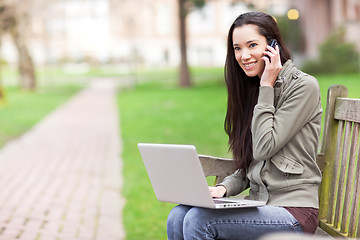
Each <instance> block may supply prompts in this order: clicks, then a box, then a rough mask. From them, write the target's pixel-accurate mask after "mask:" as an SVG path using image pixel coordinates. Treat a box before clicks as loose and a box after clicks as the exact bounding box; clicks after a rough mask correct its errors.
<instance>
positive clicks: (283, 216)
mask: <svg viewBox="0 0 360 240" xmlns="http://www.w3.org/2000/svg"><path fill="white" fill-rule="evenodd" d="M279 231H290V232H302V229H301V227H300V225H299V223H298V221H297V220H296V219H295V218H294V217H293V216H292V215H291V214H290V213H289V212H288V211H287V210H286V209H284V208H282V207H274V206H264V207H258V208H237V209H221V210H220V209H219V210H218V209H206V208H198V207H189V206H183V205H179V206H176V207H175V208H173V210H172V211H171V212H170V214H169V217H168V222H167V232H168V238H169V240H180V239H185V240H189V239H229V240H231V239H237V240H254V239H257V238H258V237H260V236H262V235H264V234H267V233H271V232H279Z"/></svg>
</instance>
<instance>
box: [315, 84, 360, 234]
mask: <svg viewBox="0 0 360 240" xmlns="http://www.w3.org/2000/svg"><path fill="white" fill-rule="evenodd" d="M346 96H347V89H346V88H345V87H344V86H341V85H334V86H331V87H330V88H329V90H328V98H327V103H326V111H325V112H326V114H325V122H324V132H323V142H322V148H321V150H320V153H319V155H318V164H319V166H320V168H321V169H322V173H323V180H322V184H321V187H320V194H319V195H320V209H319V220H320V222H319V225H320V227H321V228H322V229H324V230H325V231H326V232H328V233H329V234H331V235H334V236H344V237H351V238H354V237H360V226H359V225H360V222H359V200H360V199H359V197H360V182H359V181H360V161H359V157H360V156H359V147H360V145H359V129H360V99H351V98H344V97H346Z"/></svg>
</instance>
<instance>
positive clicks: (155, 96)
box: [118, 69, 360, 240]
mask: <svg viewBox="0 0 360 240" xmlns="http://www.w3.org/2000/svg"><path fill="white" fill-rule="evenodd" d="M192 73H193V75H195V76H194V82H195V87H193V88H189V89H181V88H177V87H176V82H175V81H174V79H176V74H175V72H174V71H169V72H160V73H159V72H158V73H157V72H152V73H149V74H146V73H142V74H139V75H138V79H141V81H139V82H142V83H141V84H138V85H137V86H136V88H135V89H133V90H127V91H124V92H122V93H120V94H119V97H118V102H119V109H120V117H121V131H122V138H123V144H124V145H123V149H124V152H123V155H122V157H123V161H124V169H123V173H124V189H123V194H124V196H125V198H126V200H127V202H126V205H125V208H124V224H125V229H126V234H127V240H138V239H156V240H157V239H167V237H166V218H167V215H168V213H169V211H170V209H171V208H172V207H173V206H174V205H173V204H168V203H161V202H158V201H157V200H156V197H155V195H154V193H153V190H152V187H151V184H150V182H149V179H148V176H147V173H146V171H145V168H144V165H143V163H142V161H141V158H140V154H139V152H138V149H137V143H138V142H158V143H175V144H194V145H196V147H197V149H198V152H199V153H202V154H208V155H216V156H225V157H229V154H227V136H226V135H225V133H224V129H223V124H224V117H225V112H226V88H225V86H224V84H223V83H222V82H223V80H222V70H221V69H209V70H201V69H192ZM317 78H318V80H319V84H320V88H321V95H322V104H323V108H324V109H325V103H326V92H327V88H328V87H329V86H330V85H333V84H343V85H345V86H347V87H348V88H349V96H350V97H357V98H360V75H358V74H354V75H334V76H317ZM206 79H208V80H207V81H205V80H206ZM146 80H148V81H146Z"/></svg>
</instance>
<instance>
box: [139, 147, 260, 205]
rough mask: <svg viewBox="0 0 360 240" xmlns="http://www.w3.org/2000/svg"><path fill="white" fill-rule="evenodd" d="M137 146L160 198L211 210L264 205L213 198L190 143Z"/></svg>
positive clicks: (243, 200) (194, 149) (240, 200)
mask: <svg viewBox="0 0 360 240" xmlns="http://www.w3.org/2000/svg"><path fill="white" fill-rule="evenodd" d="M138 148H139V151H140V155H141V158H142V160H143V162H144V165H145V168H146V171H147V173H148V175H149V178H150V182H151V185H152V187H153V189H154V192H155V195H156V198H157V199H158V200H159V201H162V202H170V203H177V204H182V205H188V206H196V207H204V208H214V209H224V208H244V207H258V206H264V205H265V202H261V201H254V200H246V199H236V198H212V197H211V195H210V191H209V187H208V184H207V182H206V178H205V175H204V172H203V169H202V167H201V163H200V160H199V158H198V154H197V152H196V148H195V146H193V145H175V144H153V143H139V144H138Z"/></svg>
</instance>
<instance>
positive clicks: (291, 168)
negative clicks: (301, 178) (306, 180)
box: [271, 154, 304, 174]
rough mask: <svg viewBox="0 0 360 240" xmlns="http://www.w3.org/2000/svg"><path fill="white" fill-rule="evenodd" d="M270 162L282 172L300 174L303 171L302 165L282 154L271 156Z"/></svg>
mask: <svg viewBox="0 0 360 240" xmlns="http://www.w3.org/2000/svg"><path fill="white" fill-rule="evenodd" d="M271 162H272V163H273V164H274V165H275V166H276V167H277V169H279V170H280V171H282V172H284V173H291V174H302V173H303V172H304V165H302V164H301V163H299V162H298V161H296V160H294V159H292V158H289V157H287V156H284V155H282V154H277V155H275V156H273V157H272V158H271Z"/></svg>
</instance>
